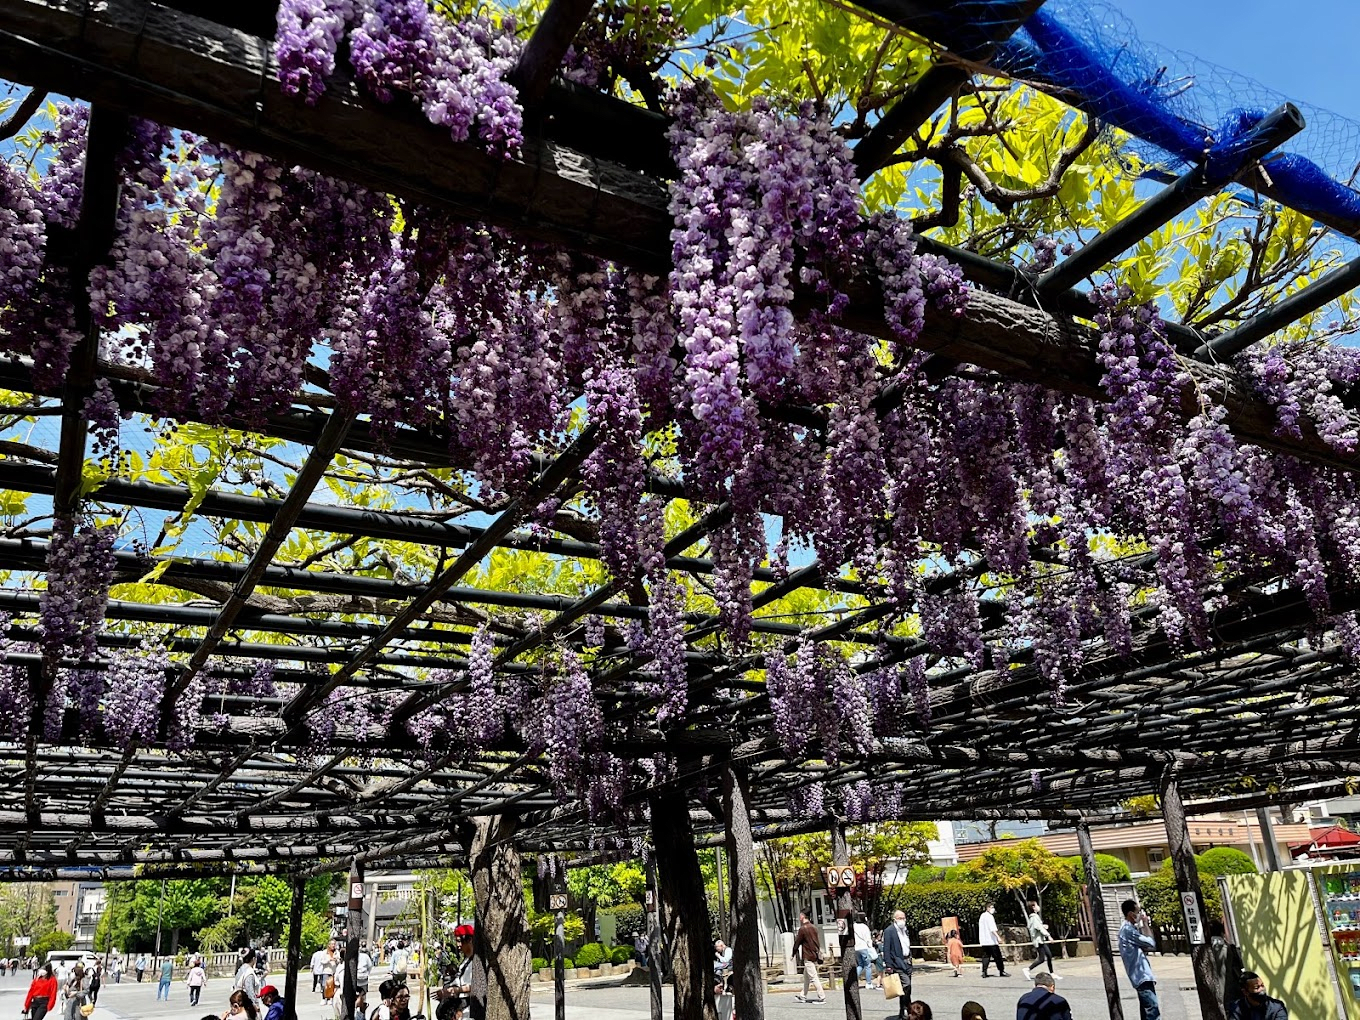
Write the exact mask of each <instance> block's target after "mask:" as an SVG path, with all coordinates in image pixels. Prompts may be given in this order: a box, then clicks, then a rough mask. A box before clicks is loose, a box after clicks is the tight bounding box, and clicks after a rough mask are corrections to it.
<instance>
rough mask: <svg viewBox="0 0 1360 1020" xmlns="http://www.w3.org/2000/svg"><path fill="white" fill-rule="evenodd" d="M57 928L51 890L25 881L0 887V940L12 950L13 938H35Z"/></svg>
mask: <svg viewBox="0 0 1360 1020" xmlns="http://www.w3.org/2000/svg"><path fill="white" fill-rule="evenodd" d="M56 930H57V905H56V903H55V902H54V901H53V899H52V893H51V890H49V889H47V888H46V887H45V886H41V885H37V884H34V883H28V882H25V883H23V884H22V885H12V886H8V887H6V888H4V889H2V890H0V940H3V942H4V944H5V947H6V952H8V953H9V954H10V955H11V956H13V955H14V954H15V947H14V939H15V938H16V937H19V936H24V935H27V936H28V937H29V938H31V939H35V940H36V939H39V938H42V937H43V936H45V935H47V934H49V933H51V932H54V931H56Z"/></svg>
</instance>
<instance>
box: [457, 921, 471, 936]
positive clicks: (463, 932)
mask: <svg viewBox="0 0 1360 1020" xmlns="http://www.w3.org/2000/svg"><path fill="white" fill-rule="evenodd" d="M453 937H454V938H456V939H470V938H472V925H470V924H460V925H459V926H458V927H457V928H455V929H453Z"/></svg>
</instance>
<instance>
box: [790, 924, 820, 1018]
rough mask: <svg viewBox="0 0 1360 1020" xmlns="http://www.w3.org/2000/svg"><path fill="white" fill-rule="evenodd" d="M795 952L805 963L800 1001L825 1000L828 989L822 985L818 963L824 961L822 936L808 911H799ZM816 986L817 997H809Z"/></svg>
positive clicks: (798, 997)
mask: <svg viewBox="0 0 1360 1020" xmlns="http://www.w3.org/2000/svg"><path fill="white" fill-rule="evenodd" d="M793 952H794V955H795V957H796V958H797V959H798V960H799V961H801V962H802V964H803V994H802V995H798V996H795V998H796V999H797V1000H798V1001H799V1002H825V1001H826V989H825V988H823V987H822V976H821V974H819V973H818V972H817V965H818V964H819V963H821V962H822V938H821V936H820V935H819V934H817V927H816V926H815V925H814V924H813V923H812V922H811V921H810V920H808V912H807V911H806V910H801V911H799V912H798V934H797V935H795V936H794V938H793ZM813 986H815V987H816V989H817V998H815V999H813V998H809V996H808V991H809V989H810V988H811V987H813Z"/></svg>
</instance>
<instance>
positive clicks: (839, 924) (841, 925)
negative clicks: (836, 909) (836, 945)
mask: <svg viewBox="0 0 1360 1020" xmlns="http://www.w3.org/2000/svg"><path fill="white" fill-rule="evenodd" d="M849 933H850V927H849V925H847V924H846V923H845V918H843V917H838V918H836V934H837V935H839V936H841V938H844V937H845V936H846V935H848V934H849Z"/></svg>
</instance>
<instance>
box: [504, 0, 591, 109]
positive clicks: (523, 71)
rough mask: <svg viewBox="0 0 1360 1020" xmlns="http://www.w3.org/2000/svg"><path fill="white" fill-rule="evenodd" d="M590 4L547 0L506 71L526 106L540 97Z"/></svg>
mask: <svg viewBox="0 0 1360 1020" xmlns="http://www.w3.org/2000/svg"><path fill="white" fill-rule="evenodd" d="M593 6H595V5H594V2H593V0H549V3H548V6H547V8H546V9H545V10H544V11H543V17H542V18H540V19H539V22H538V24H537V25H536V26H535V27H534V34H533V35H531V36H530V37H529V41H528V42H527V43H525V44H524V49H523V50H522V51H521V52H520V55H519V60H518V61H517V62H516V64H515V66H514V68H513V69H511V71H510V75H509V77H510V84H511V85H513V86H515V88H516V89H518V90H519V100H520V102H521V103H522V104H523V105H524V106H525V107H526V108H530V107H534V106H537V105H538V104H539V103H540V102H542V101H543V97H544V96H545V95H546V94H547V92H548V86H549V85H550V84H551V83H552V80H553V76H554V75H556V74H557V70H558V68H559V67H560V66H561V64H562V58H563V57H565V56H566V55H567V50H568V49H569V48H570V47H571V43H572V40H573V39H575V38H576V33H577V32H579V31H580V30H581V26H582V25H583V24H584V23H585V20H586V18H587V17H589V16H590V9H591V8H592V7H593Z"/></svg>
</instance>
